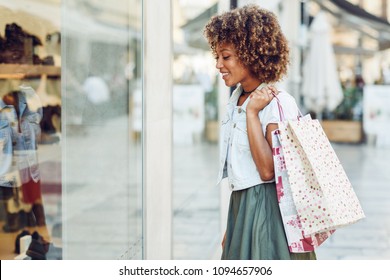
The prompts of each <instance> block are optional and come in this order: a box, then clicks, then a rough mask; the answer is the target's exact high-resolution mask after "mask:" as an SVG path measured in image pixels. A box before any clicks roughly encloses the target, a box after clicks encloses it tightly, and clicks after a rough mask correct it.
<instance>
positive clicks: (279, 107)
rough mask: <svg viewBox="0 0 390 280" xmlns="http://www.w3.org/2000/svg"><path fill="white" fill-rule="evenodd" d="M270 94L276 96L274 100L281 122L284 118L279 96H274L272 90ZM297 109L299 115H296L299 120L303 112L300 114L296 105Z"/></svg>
mask: <svg viewBox="0 0 390 280" xmlns="http://www.w3.org/2000/svg"><path fill="white" fill-rule="evenodd" d="M279 92H280V91H279ZM272 95H273V96H274V98H276V102H277V103H278V110H279V119H280V121H281V122H282V121H285V120H286V118H285V117H284V113H283V108H282V104H280V100H279V98H278V97H277V96H276V94H275V93H274V92H272ZM297 109H298V112H299V115H298V116H297V120H299V119H300V118H302V117H303V114H302V112H301V110H299V108H298V106H297Z"/></svg>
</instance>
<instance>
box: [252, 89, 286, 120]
mask: <svg viewBox="0 0 390 280" xmlns="http://www.w3.org/2000/svg"><path fill="white" fill-rule="evenodd" d="M274 94H275V95H277V94H278V91H277V90H276V88H275V87H274V86H266V87H263V88H262V89H260V90H259V89H256V90H254V91H253V92H252V93H251V94H250V95H249V98H250V100H249V103H248V106H247V107H246V109H247V112H248V113H250V114H255V115H257V114H258V113H259V112H260V111H261V110H263V109H264V107H265V106H267V105H268V104H269V103H270V102H271V101H272V99H273V98H274Z"/></svg>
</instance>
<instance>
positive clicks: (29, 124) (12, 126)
mask: <svg viewBox="0 0 390 280" xmlns="http://www.w3.org/2000/svg"><path fill="white" fill-rule="evenodd" d="M18 106H19V117H18V116H17V114H16V110H15V108H14V106H12V105H7V104H5V103H4V101H3V100H0V186H4V187H11V186H12V185H13V184H15V183H16V182H19V181H20V183H22V184H23V183H27V182H28V181H30V180H31V179H32V180H34V181H35V182H37V181H39V180H40V172H39V167H38V157H37V146H38V143H37V139H38V137H39V135H40V125H39V123H40V121H41V119H42V106H41V103H40V101H39V97H38V95H37V94H36V93H35V91H34V90H33V89H32V88H31V87H24V86H21V87H20V91H19V92H18Z"/></svg>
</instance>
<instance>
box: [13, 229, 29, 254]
mask: <svg viewBox="0 0 390 280" xmlns="http://www.w3.org/2000/svg"><path fill="white" fill-rule="evenodd" d="M26 235H31V233H30V232H29V231H28V230H23V231H22V232H21V233H19V234H18V235H17V236H16V239H15V254H20V239H21V238H22V237H23V236H26Z"/></svg>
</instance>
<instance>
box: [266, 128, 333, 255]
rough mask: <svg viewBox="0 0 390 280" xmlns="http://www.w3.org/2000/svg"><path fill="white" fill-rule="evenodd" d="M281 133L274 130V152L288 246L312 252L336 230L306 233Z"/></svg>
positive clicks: (277, 187)
mask: <svg viewBox="0 0 390 280" xmlns="http://www.w3.org/2000/svg"><path fill="white" fill-rule="evenodd" d="M279 133H280V132H279V130H274V131H273V132H272V154H273V160H274V167H275V168H274V170H275V181H276V191H277V197H278V203H279V209H280V213H281V216H282V221H283V226H284V231H285V233H286V238H287V243H288V248H289V251H290V252H291V253H303V252H311V251H314V250H315V248H317V247H318V246H320V245H321V244H322V243H323V242H324V241H325V240H326V239H327V238H328V237H329V236H331V234H333V233H334V230H330V231H324V232H320V233H315V234H305V232H304V230H303V228H302V223H301V220H300V218H299V215H298V212H297V209H296V207H295V204H294V200H293V197H292V192H291V186H290V183H289V179H288V174H287V169H286V164H285V159H284V153H283V149H282V146H281V145H280V140H279Z"/></svg>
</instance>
